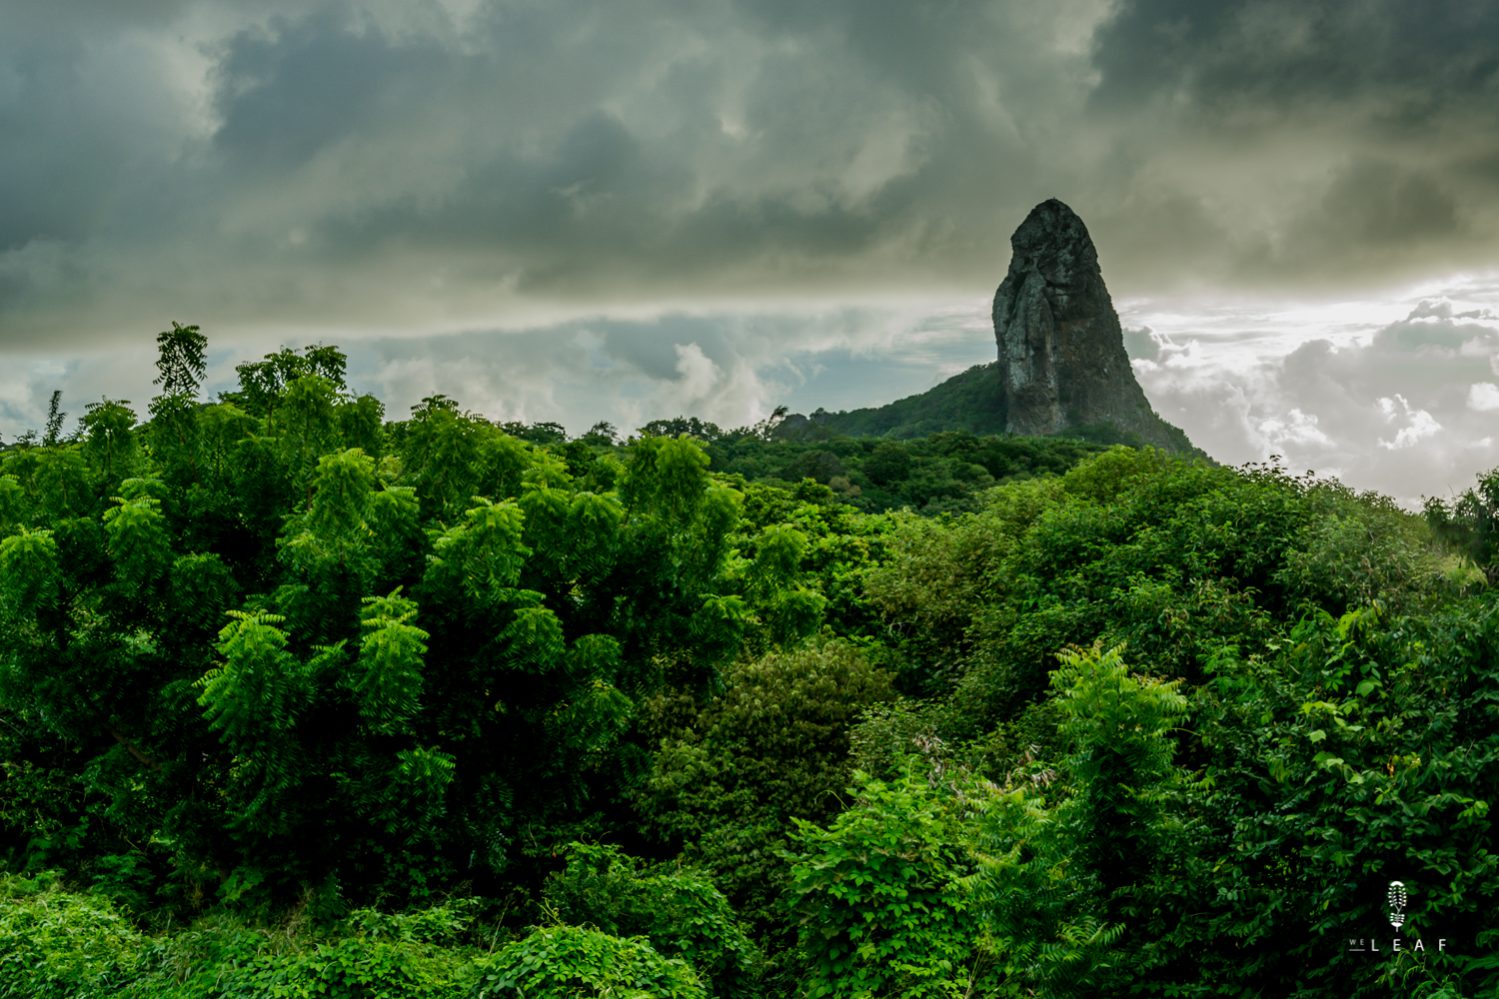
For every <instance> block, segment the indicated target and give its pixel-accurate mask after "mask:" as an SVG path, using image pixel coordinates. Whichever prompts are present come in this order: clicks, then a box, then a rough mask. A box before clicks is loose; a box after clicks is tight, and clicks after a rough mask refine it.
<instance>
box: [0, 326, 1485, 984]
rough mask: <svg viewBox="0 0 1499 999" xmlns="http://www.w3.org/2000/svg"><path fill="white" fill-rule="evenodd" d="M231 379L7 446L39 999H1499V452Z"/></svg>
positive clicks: (1, 734) (5, 566)
mask: <svg viewBox="0 0 1499 999" xmlns="http://www.w3.org/2000/svg"><path fill="white" fill-rule="evenodd" d="M205 350H206V341H205V340H204V338H203V336H202V334H201V332H200V331H199V330H198V329H197V328H196V327H192V326H178V325H176V324H174V325H173V328H172V329H171V330H169V331H166V332H164V333H162V334H161V336H160V337H159V338H158V351H159V358H160V359H159V373H160V377H159V379H158V382H157V384H158V386H159V388H160V394H159V395H157V396H156V397H155V398H154V399H152V400H151V401H150V403H149V404H148V406H147V408H146V417H145V419H144V420H141V419H140V417H139V414H138V413H137V412H136V411H134V410H133V409H132V408H131V407H130V404H129V403H127V402H124V401H120V400H110V399H103V400H100V401H99V402H97V403H92V404H90V405H88V406H87V407H85V409H84V412H83V415H82V417H81V418H80V420H79V421H78V422H77V426H76V430H74V431H73V432H72V434H71V436H69V435H68V434H67V433H66V429H67V428H66V427H65V413H64V412H63V410H62V409H61V408H60V407H61V397H60V396H57V397H54V399H53V402H52V406H51V411H52V412H51V416H49V419H48V426H47V428H46V431H45V433H43V434H40V435H36V434H33V435H29V436H28V437H26V438H23V440H22V441H21V442H19V443H17V444H15V445H12V446H11V447H9V448H7V449H6V450H5V451H4V452H3V454H0V872H3V873H0V996H127V997H129V996H141V997H144V996H166V997H183V999H185V997H211V996H212V997H217V996H225V997H228V996H313V995H317V996H377V995H379V996H407V995H410V996H454V997H460V996H461V997H487V996H527V997H535V996H614V997H624V996H629V997H645V996H682V997H698V996H728V997H747V996H772V995H779V996H848V997H861V996H911V997H917V996H921V997H925V996H954V997H956V996H970V995H993V996H1036V995H1039V996H1093V995H1118V996H1125V995H1138V996H1162V997H1165V996H1172V997H1179V996H1255V995H1284V996H1304V997H1311V996H1323V995H1329V994H1337V995H1346V996H1383V995H1414V996H1427V997H1437V996H1445V997H1454V996H1483V995H1492V994H1495V993H1496V992H1499V930H1496V929H1495V928H1493V925H1492V919H1491V918H1490V915H1489V914H1490V913H1491V912H1492V911H1493V910H1494V908H1495V905H1496V903H1499V855H1496V850H1495V844H1494V841H1493V836H1492V833H1491V826H1490V820H1489V814H1488V813H1489V808H1490V806H1491V804H1492V803H1493V802H1494V800H1495V798H1496V796H1499V776H1496V775H1499V735H1496V734H1495V733H1496V731H1499V727H1496V715H1499V667H1496V665H1495V664H1496V663H1499V602H1496V597H1495V593H1494V590H1493V589H1492V586H1493V583H1494V581H1495V580H1496V579H1499V557H1496V554H1495V553H1496V545H1495V543H1494V538H1495V537H1496V536H1499V535H1496V531H1495V528H1494V525H1495V522H1496V517H1495V508H1496V503H1495V501H1494V500H1495V496H1494V493H1495V488H1494V485H1495V483H1496V482H1499V472H1495V473H1489V474H1488V475H1486V476H1483V477H1481V478H1480V480H1479V482H1478V484H1477V485H1476V486H1475V487H1474V489H1473V490H1471V491H1469V492H1468V493H1466V494H1464V495H1463V496H1461V497H1459V498H1458V499H1457V500H1456V501H1455V502H1453V503H1452V504H1450V505H1449V504H1444V503H1441V502H1433V503H1430V504H1429V505H1428V507H1427V509H1426V511H1425V516H1424V517H1417V516H1414V515H1411V514H1408V513H1406V512H1404V511H1402V510H1400V509H1398V508H1397V507H1395V506H1394V505H1392V504H1391V503H1390V502H1389V501H1388V500H1385V499H1383V498H1382V497H1379V496H1373V495H1359V494H1355V493H1353V492H1351V491H1350V490H1348V489H1346V488H1344V487H1342V486H1341V485H1339V484H1338V483H1336V482H1333V481H1326V480H1320V479H1315V478H1311V477H1293V476H1290V475H1288V474H1286V473H1285V472H1284V471H1283V470H1282V469H1280V468H1278V467H1276V466H1275V465H1273V464H1272V465H1260V466H1250V467H1246V468H1242V469H1228V468H1221V467H1216V466H1213V465H1210V464H1208V463H1205V462H1202V461H1200V460H1194V459H1191V458H1188V457H1182V456H1170V455H1166V454H1162V453H1160V452H1157V451H1150V450H1136V449H1131V448H1128V447H1123V446H1115V447H1104V446H1103V445H1101V444H1099V443H1096V442H1094V443H1089V442H1083V441H1068V440H1057V441H1030V440H1024V439H1014V438H1006V437H994V436H989V437H984V436H975V435H974V434H973V433H971V432H960V431H949V432H943V433H936V434H932V435H930V436H927V437H924V438H920V439H911V440H897V439H894V438H879V439H871V438H865V437H837V436H833V435H831V434H829V435H825V436H823V437H820V438H817V439H809V438H803V439H794V438H793V437H791V436H787V435H785V434H779V433H778V432H777V429H776V425H775V423H774V421H770V422H767V424H764V425H762V426H760V427H757V428H746V429H743V430H738V431H730V432H724V431H721V430H719V429H718V428H714V427H711V426H710V425H708V424H703V423H701V422H700V421H695V420H688V419H685V418H683V419H680V420H675V421H665V422H663V423H658V424H654V425H651V426H649V427H647V428H644V430H643V431H642V432H641V433H640V434H639V435H638V436H634V437H630V438H629V439H626V440H623V441H621V440H620V439H619V435H618V433H617V432H616V431H615V430H614V428H612V427H608V426H607V425H599V426H596V427H594V428H593V429H591V430H590V431H589V432H588V433H587V434H585V435H582V436H581V437H578V438H574V439H569V438H568V437H567V435H566V433H565V432H563V431H562V430H561V428H558V427H553V426H548V425H539V426H514V425H511V426H506V427H501V426H496V425H494V424H493V423H491V422H489V421H487V420H485V419H483V418H482V417H480V416H478V415H476V414H473V413H468V412H465V411H463V410H462V409H461V408H460V406H459V405H458V404H457V403H456V402H454V401H453V400H450V399H447V398H445V397H442V396H433V397H431V398H428V399H425V400H423V401H422V403H421V404H419V405H418V406H417V407H415V408H414V410H413V411H412V412H411V414H410V415H409V416H408V417H406V418H405V419H400V420H388V419H387V418H386V414H385V413H384V411H383V408H382V406H381V404H380V402H379V401H378V400H376V399H374V398H372V397H369V396H362V395H358V394H356V393H355V392H354V391H352V390H351V389H350V388H349V386H348V385H347V384H346V380H345V364H344V358H343V355H342V354H341V353H339V352H338V351H337V350H336V349H335V348H332V347H313V348H309V349H307V350H304V351H288V350H283V351H280V352H277V353H275V354H272V355H270V356H268V357H266V358H264V359H263V360H261V361H257V362H251V363H246V364H243V365H241V366H240V367H239V369H238V372H239V385H238V387H237V388H236V389H235V390H234V391H232V392H227V393H224V394H223V395H221V396H220V397H219V398H218V399H217V400H215V401H205V400H203V399H201V398H200V394H201V393H200V386H201V382H202V378H203V376H204V370H205V369H204V363H203V359H204V356H205ZM829 457H830V458H831V459H833V460H836V462H837V463H838V465H837V467H838V468H839V469H840V471H837V472H836V473H834V472H833V466H832V465H831V463H830V462H829V460H828V458H829ZM824 473H827V474H824ZM941 483H956V484H958V485H957V486H954V487H952V488H949V487H948V486H945V485H944V486H942V487H941V488H938V487H937V484H941ZM1392 881H1401V882H1403V883H1404V885H1405V887H1406V890H1407V893H1408V904H1407V905H1406V907H1405V909H1404V910H1403V917H1404V918H1403V922H1402V925H1401V926H1400V927H1394V926H1392V923H1391V914H1390V911H1389V908H1388V904H1387V894H1386V890H1387V887H1388V885H1389V883H1390V882H1392ZM1397 936H1398V937H1399V938H1400V939H1401V941H1402V946H1401V949H1400V951H1399V952H1398V953H1396V952H1394V948H1393V946H1392V942H1393V940H1394V939H1395V938H1396V937H1397ZM1370 941H1373V944H1374V945H1375V946H1377V948H1378V950H1377V952H1376V951H1374V950H1372V948H1371V947H1370V946H1368V945H1367V944H1368V943H1369V942H1370ZM1354 944H1359V946H1354Z"/></svg>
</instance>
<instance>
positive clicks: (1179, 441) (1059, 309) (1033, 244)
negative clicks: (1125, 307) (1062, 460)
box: [994, 198, 1194, 451]
mask: <svg viewBox="0 0 1499 999" xmlns="http://www.w3.org/2000/svg"><path fill="white" fill-rule="evenodd" d="M1010 246H1011V248H1012V249H1013V251H1014V254H1013V256H1011V258H1010V271H1009V273H1008V274H1006V275H1005V279H1004V281H1003V282H1002V283H1001V284H1000V286H999V291H998V292H996V293H995V295H994V338H995V340H997V341H998V343H999V382H1000V412H1001V415H1002V418H1003V420H1004V428H1005V430H1006V432H1008V433H1014V434H1060V433H1066V432H1068V431H1069V430H1073V429H1076V428H1080V427H1084V426H1096V425H1098V424H1107V425H1110V426H1113V427H1116V428H1118V429H1119V430H1122V431H1124V432H1125V433H1126V434H1130V435H1133V436H1135V437H1137V438H1139V440H1140V441H1141V442H1143V443H1146V444H1153V445H1155V446H1156V447H1161V448H1166V449H1169V450H1172V451H1192V450H1194V449H1193V447H1192V445H1191V442H1190V441H1188V440H1187V436H1186V435H1185V434H1184V433H1182V432H1181V431H1180V430H1179V429H1177V428H1176V427H1174V426H1172V425H1171V424H1169V423H1167V422H1166V421H1164V420H1162V419H1161V418H1160V417H1159V416H1157V415H1156V413H1155V411H1154V410H1153V409H1151V408H1150V403H1149V401H1148V400H1146V398H1145V393H1144V392H1143V391H1142V390H1141V388H1140V384H1139V383H1138V382H1137V381H1135V374H1134V371H1133V370H1132V369H1131V368H1130V363H1129V355H1127V354H1126V353H1125V351H1124V334H1123V332H1122V331H1121V330H1120V328H1119V316H1118V314H1116V313H1115V312H1114V303H1113V302H1112V301H1111V300H1110V299H1109V291H1108V289H1107V288H1106V287H1104V283H1103V273H1102V271H1100V270H1099V266H1098V251H1097V250H1096V249H1094V247H1093V240H1092V238H1091V237H1090V236H1089V235H1088V229H1087V227H1086V226H1084V225H1083V220H1082V219H1080V218H1078V217H1077V214H1076V213H1075V212H1074V211H1073V210H1072V209H1071V208H1068V207H1067V206H1066V205H1064V204H1062V202H1060V201H1058V200H1056V199H1055V198H1053V199H1051V200H1050V201H1044V202H1042V203H1041V204H1039V205H1037V206H1036V207H1035V208H1033V209H1031V213H1030V214H1029V215H1027V216H1026V218H1025V221H1024V222H1022V223H1020V228H1018V229H1016V230H1015V234H1014V235H1013V236H1011V237H1010Z"/></svg>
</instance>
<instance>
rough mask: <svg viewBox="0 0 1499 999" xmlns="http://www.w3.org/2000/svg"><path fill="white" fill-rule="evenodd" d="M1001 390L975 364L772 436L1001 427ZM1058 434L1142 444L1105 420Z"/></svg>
mask: <svg viewBox="0 0 1499 999" xmlns="http://www.w3.org/2000/svg"><path fill="white" fill-rule="evenodd" d="M1003 407H1004V395H1003V393H1002V391H1001V384H1000V374H999V365H998V364H997V363H993V364H976V365H974V366H973V367H971V368H969V369H968V370H967V371H964V372H963V373H962V374H958V375H954V376H953V377H952V378H949V379H948V380H947V381H945V382H943V383H942V384H940V385H937V386H935V387H934V388H931V389H928V390H927V391H925V392H922V393H921V394H919V395H912V396H907V397H906V398H904V399H897V400H896V401H895V402H892V403H887V404H886V405H884V406H873V407H868V408H865V409H854V410H849V411H847V412H839V413H829V412H827V411H826V410H821V409H819V410H817V411H816V412H815V413H813V414H812V415H811V416H803V415H801V414H798V413H793V414H791V415H789V416H787V417H786V418H785V419H784V420H782V421H781V423H780V425H779V426H777V427H776V429H775V436H776V437H778V438H780V439H782V440H819V439H823V438H828V437H888V438H893V439H897V440H910V439H913V438H918V437H927V436H930V435H931V434H935V433H940V432H942V431H944V430H958V431H965V432H967V433H970V434H979V435H984V434H1003V433H1004V432H1005V414H1004V408H1003ZM1167 426H1168V428H1169V431H1173V432H1174V434H1172V436H1171V437H1170V439H1169V440H1168V441H1166V442H1163V443H1165V444H1166V450H1169V451H1176V452H1178V453H1181V454H1195V453H1199V452H1197V450H1196V448H1194V447H1193V446H1192V442H1191V441H1190V440H1188V439H1187V435H1186V434H1184V433H1182V431H1181V430H1179V429H1177V428H1176V427H1172V426H1169V425H1167ZM1057 436H1061V437H1074V438H1077V439H1079V440H1085V441H1092V442H1094V443H1099V444H1128V445H1130V446H1132V447H1140V446H1142V445H1143V444H1145V443H1146V442H1145V441H1142V440H1141V439H1140V438H1139V437H1138V436H1137V435H1135V434H1132V433H1130V432H1129V431H1127V430H1124V429H1121V428H1119V427H1117V426H1114V425H1112V424H1107V423H1092V424H1078V425H1075V426H1071V427H1068V428H1066V429H1065V430H1063V431H1062V432H1061V433H1060V434H1058V435H1057Z"/></svg>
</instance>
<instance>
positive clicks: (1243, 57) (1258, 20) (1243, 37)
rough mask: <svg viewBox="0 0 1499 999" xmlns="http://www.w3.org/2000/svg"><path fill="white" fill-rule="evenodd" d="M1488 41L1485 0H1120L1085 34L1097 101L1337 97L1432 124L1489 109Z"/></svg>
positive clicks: (1202, 109) (1403, 121)
mask: <svg viewBox="0 0 1499 999" xmlns="http://www.w3.org/2000/svg"><path fill="white" fill-rule="evenodd" d="M1496 40H1499V8H1496V7H1495V6H1494V5H1493V4H1491V3H1488V2H1486V0H1451V2H1446V3H1436V4H1433V3H1426V2H1419V0H1371V2H1367V3H1358V4H1351V3H1346V2H1343V0H1258V2H1253V3H1201V2H1198V0H1124V2H1121V3H1119V4H1117V5H1116V7H1115V12H1114V14H1113V15H1112V16H1111V17H1110V18H1109V19H1108V20H1107V21H1106V22H1105V23H1104V24H1103V25H1102V26H1101V27H1100V29H1099V31H1098V33H1097V35H1096V36H1095V39H1094V61H1095V63H1096V65H1097V66H1098V69H1099V71H1100V78H1099V83H1098V88H1097V90H1096V99H1097V100H1098V101H1099V102H1100V103H1103V104H1107V105H1110V106H1120V105H1128V104H1131V103H1137V102H1140V101H1144V100H1151V99H1156V98H1162V97H1165V98H1170V99H1172V100H1176V101H1182V100H1183V99H1185V103H1186V104H1187V106H1189V107H1190V108H1192V109H1193V110H1194V111H1196V112H1198V113H1201V114H1204V115H1207V114H1214V115H1216V114H1222V113H1225V112H1227V113H1236V112H1241V111H1246V110H1249V109H1255V108H1263V109H1269V110H1274V111H1275V112H1277V113H1280V114H1284V115H1295V114H1297V113H1298V112H1299V111H1300V110H1301V109H1303V108H1304V107H1305V106H1306V105H1307V104H1308V103H1310V104H1313V105H1316V104H1321V103H1336V104H1339V105H1342V106H1344V107H1350V106H1358V107H1359V108H1360V109H1361V110H1362V111H1363V112H1364V113H1366V114H1367V115H1368V116H1369V117H1370V118H1371V119H1372V120H1374V121H1378V122H1381V123H1385V124H1388V125H1390V126H1394V127H1398V128H1400V129H1402V130H1404V129H1405V128H1408V127H1411V126H1418V125H1425V126H1428V127H1434V126H1436V125H1438V124H1440V123H1441V119H1442V118H1443V117H1445V116H1448V115H1458V116H1462V115H1465V114H1466V113H1468V112H1469V111H1471V110H1472V109H1475V108H1479V109H1482V108H1487V109H1488V110H1489V111H1490V112H1491V111H1492V109H1493V101H1494V100H1495V99H1496V98H1499V50H1496V48H1495V42H1496Z"/></svg>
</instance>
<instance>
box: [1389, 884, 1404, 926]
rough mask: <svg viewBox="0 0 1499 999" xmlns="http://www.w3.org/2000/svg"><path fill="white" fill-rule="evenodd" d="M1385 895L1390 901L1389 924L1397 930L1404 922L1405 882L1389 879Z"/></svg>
mask: <svg viewBox="0 0 1499 999" xmlns="http://www.w3.org/2000/svg"><path fill="white" fill-rule="evenodd" d="M1386 897H1387V898H1388V899H1389V903H1390V925H1391V926H1393V927H1395V929H1397V930H1398V929H1400V927H1401V925H1402V924H1403V923H1404V922H1405V882H1403V881H1391V882H1390V890H1389V893H1388V895H1387V896H1386Z"/></svg>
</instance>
